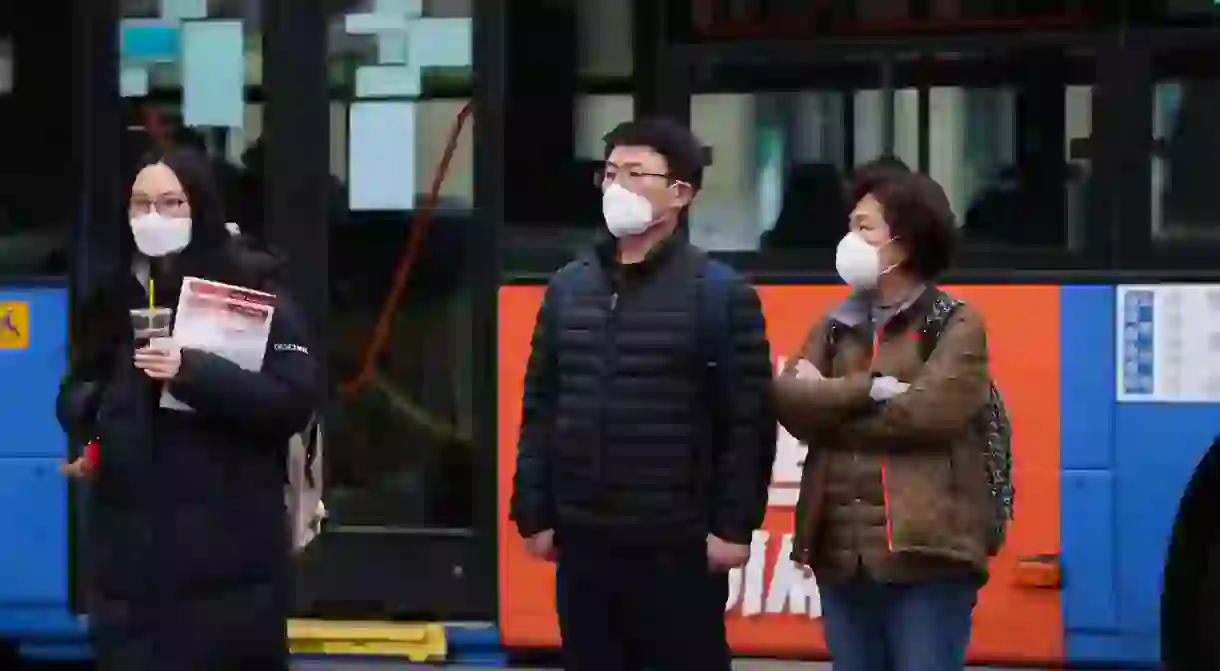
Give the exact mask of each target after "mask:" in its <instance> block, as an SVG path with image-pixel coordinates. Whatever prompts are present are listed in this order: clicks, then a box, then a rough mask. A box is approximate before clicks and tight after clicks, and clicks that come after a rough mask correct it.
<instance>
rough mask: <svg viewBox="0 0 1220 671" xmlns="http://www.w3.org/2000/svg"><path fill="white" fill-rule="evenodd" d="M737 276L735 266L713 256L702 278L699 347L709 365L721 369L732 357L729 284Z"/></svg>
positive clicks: (700, 285)
mask: <svg viewBox="0 0 1220 671" xmlns="http://www.w3.org/2000/svg"><path fill="white" fill-rule="evenodd" d="M734 279H736V273H735V272H734V271H733V269H732V268H730V267H729V266H727V265H725V264H723V263H721V262H719V261H716V260H714V259H708V261H707V263H706V264H705V265H704V269H703V275H702V276H701V277H700V278H699V336H698V337H699V349H700V353H701V355H702V359H703V362H704V363H705V364H706V365H707V367H708V368H709V369H712V368H715V369H720V368H722V367H723V366H724V365H726V363H725V362H726V361H727V360H728V359H729V357H728V356H727V354H728V351H729V347H730V346H731V344H732V343H730V342H729V322H730V319H729V287H730V286H731V285H732V283H733V280H734ZM717 377H718V378H720V377H721V376H720V375H717Z"/></svg>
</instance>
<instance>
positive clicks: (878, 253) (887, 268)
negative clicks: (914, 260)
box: [877, 238, 902, 277]
mask: <svg viewBox="0 0 1220 671" xmlns="http://www.w3.org/2000/svg"><path fill="white" fill-rule="evenodd" d="M897 239H898V238H890V239H889V240H886V241H885V244H884V245H881V246H880V247H878V248H877V256H881V250H883V249H885V248H886V247H889V246H890V245H892V244H893V243H894V241H895V240H897ZM900 265H902V264H901V263H892V264H890V265H889V266H887V267H886V269H885V270H882V271H881V272H879V273H877V277H881V276H882V275H884V274H886V273H888V272H890V271H891V270H894V269H895V268H897V267H898V266H900Z"/></svg>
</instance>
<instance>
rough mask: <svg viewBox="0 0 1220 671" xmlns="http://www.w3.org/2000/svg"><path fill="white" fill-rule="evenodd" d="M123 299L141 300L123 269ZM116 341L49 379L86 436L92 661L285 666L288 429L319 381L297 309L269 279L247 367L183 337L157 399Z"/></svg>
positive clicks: (155, 670)
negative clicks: (94, 463)
mask: <svg viewBox="0 0 1220 671" xmlns="http://www.w3.org/2000/svg"><path fill="white" fill-rule="evenodd" d="M121 294H122V295H123V296H124V297H125V298H124V300H125V301H126V302H127V303H128V307H140V306H141V305H142V304H143V302H145V301H146V298H145V297H144V292H143V287H142V286H141V285H140V284H139V283H138V282H137V281H135V280H134V279H132V280H131V282H130V286H128V287H126V288H125V291H123V292H121ZM132 355H133V346H132V344H131V342H130V340H128V341H127V342H126V343H125V344H120V345H119V346H117V347H115V348H113V350H112V351H111V352H110V358H111V360H110V361H109V362H105V363H104V365H103V366H102V367H101V370H96V369H95V370H92V371H88V369H87V367H82V368H80V369H78V370H77V371H76V372H75V373H74V374H73V375H70V376H69V377H68V378H67V379H66V380H65V381H64V383H63V385H62V387H61V390H60V395H59V399H58V404H57V414H58V416H59V418H60V422H61V423H62V424H63V425H64V427H65V429H68V430H69V431H70V433H74V434H76V435H78V436H80V435H88V434H90V433H91V434H94V435H96V436H98V437H99V438H100V444H101V448H100V452H101V456H100V464H99V467H98V470H97V471H96V472H95V473H94V475H93V478H92V479H91V481H90V482H89V483H88V485H86V486H87V487H88V488H89V505H88V521H87V526H86V533H87V537H88V542H87V546H86V547H87V551H86V560H85V561H86V571H85V575H86V579H87V589H88V592H89V603H88V605H89V616H90V620H89V624H90V629H91V634H92V638H93V643H94V648H95V653H96V656H97V661H98V668H99V669H101V670H102V671H240V670H242V669H259V670H274V669H286V668H287V663H288V662H287V641H286V626H287V624H286V620H287V618H288V616H289V614H290V610H291V598H292V564H291V548H290V538H289V530H288V524H287V517H286V510H285V498H284V484H285V458H286V450H287V445H288V440H289V437H290V436H291V435H292V434H293V433H295V432H298V431H300V430H301V429H302V428H304V426H305V425H306V423H307V422H308V420H309V418H310V415H311V414H312V412H313V411H314V409H315V407H316V401H317V398H318V395H319V393H318V392H319V389H318V382H317V380H318V375H317V370H316V368H317V365H318V364H317V362H316V361H315V360H314V358H313V356H312V355H311V354H310V351H309V343H308V338H307V337H306V335H305V328H304V325H303V319H302V315H301V314H300V313H299V311H298V309H297V308H296V307H295V306H294V305H293V303H292V301H291V299H290V298H289V297H288V296H286V295H285V294H284V293H283V292H279V295H278V297H277V301H276V308H275V314H274V317H273V321H272V330H271V337H270V339H269V343H268V346H267V352H266V358H265V360H264V363H263V368H262V370H261V372H250V371H246V370H243V369H241V368H239V367H238V366H236V365H235V364H233V363H231V362H229V361H227V360H225V359H222V358H220V357H218V356H216V355H213V354H210V353H206V352H202V351H196V350H184V351H183V353H182V366H181V369H180V371H179V373H178V375H177V377H176V379H174V380H173V381H171V382H170V383H169V385H170V389H171V391H172V393H173V394H174V396H175V397H176V398H178V399H179V400H181V401H183V402H184V403H186V404H187V405H189V406H191V407H192V408H194V409H195V412H179V411H174V410H166V409H162V408H160V407H159V405H158V399H159V394H160V391H161V385H159V384H156V383H154V382H153V381H151V380H150V379H149V378H147V377H146V376H145V375H144V374H143V372H141V371H140V370H138V369H136V368H135V367H134V366H133V365H132Z"/></svg>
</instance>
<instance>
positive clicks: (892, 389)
mask: <svg viewBox="0 0 1220 671" xmlns="http://www.w3.org/2000/svg"><path fill="white" fill-rule="evenodd" d="M910 388H911V385H909V384H907V383H906V382H902V381H900V380H899V379H898V378H896V377H890V376H888V375H887V376H886V377H878V378H874V379H873V388H872V389H870V390H869V392H868V395H869V398H871V399H873V400H874V401H888V400H890V399H891V398H894V397H895V396H897V395H899V394H901V393H903V392H905V391H906V390H908V389H910Z"/></svg>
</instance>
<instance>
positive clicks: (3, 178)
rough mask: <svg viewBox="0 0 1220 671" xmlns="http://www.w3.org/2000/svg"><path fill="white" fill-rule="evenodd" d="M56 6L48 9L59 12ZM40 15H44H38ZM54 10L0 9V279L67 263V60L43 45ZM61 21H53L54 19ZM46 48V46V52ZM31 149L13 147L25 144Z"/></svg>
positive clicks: (72, 203) (56, 271) (71, 204)
mask: <svg viewBox="0 0 1220 671" xmlns="http://www.w3.org/2000/svg"><path fill="white" fill-rule="evenodd" d="M60 4H61V5H63V6H62V7H55V8H49V9H51V11H53V12H54V11H59V12H61V13H63V12H66V11H67V9H66V7H67V5H66V3H60ZM44 19H45V21H44ZM69 19H70V17H68V16H63V15H62V14H61V15H60V16H59V17H57V16H56V15H55V14H54V13H52V14H50V15H48V16H45V17H40V18H39V19H37V20H35V19H34V18H31V16H30V15H29V13H28V12H17V11H16V10H15V9H9V8H6V9H4V10H0V146H2V147H4V148H5V149H6V151H5V154H4V157H3V160H0V280H2V279H6V278H13V277H26V278H33V277H59V276H64V275H66V274H67V271H68V259H69V250H68V240H69V239H70V238H71V235H70V233H71V230H72V224H73V221H74V220H75V218H76V217H77V211H76V205H77V203H78V199H77V198H76V194H75V193H73V189H74V185H75V184H76V179H75V178H76V163H75V161H74V160H73V156H74V152H73V148H72V138H73V132H72V122H73V118H74V115H73V112H72V106H71V105H67V104H65V103H64V101H66V100H70V99H71V94H72V88H71V87H72V81H73V78H72V70H71V68H72V60H71V59H70V58H66V57H65V55H64V51H63V48H62V47H61V48H59V49H58V50H55V49H54V48H52V49H47V48H46V46H45V44H40V42H42V43H45V42H46V40H45V30H46V26H48V25H67V24H68V22H69ZM61 20H62V21H63V22H62V23H60V21H61ZM48 52H50V53H49V54H48ZM31 138H38V139H37V140H36V141H35V144H34V145H33V146H32V147H31V150H29V151H25V150H16V149H15V148H17V147H27V146H30V139H31Z"/></svg>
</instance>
